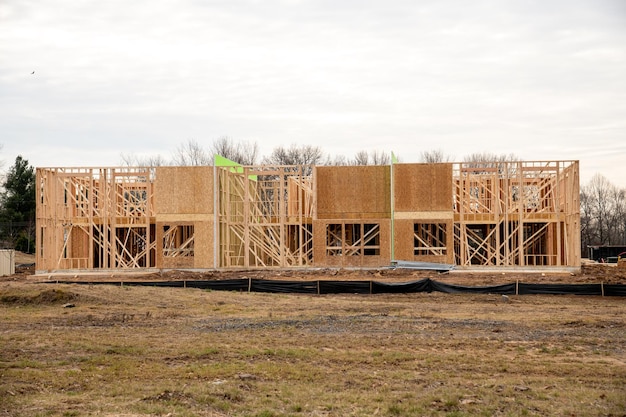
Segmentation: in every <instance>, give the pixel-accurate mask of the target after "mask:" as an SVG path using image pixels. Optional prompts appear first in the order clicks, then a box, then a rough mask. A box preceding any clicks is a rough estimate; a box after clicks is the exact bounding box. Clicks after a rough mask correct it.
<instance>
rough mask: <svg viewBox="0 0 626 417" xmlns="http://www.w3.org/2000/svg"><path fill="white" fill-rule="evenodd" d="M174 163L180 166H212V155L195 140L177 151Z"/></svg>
mask: <svg viewBox="0 0 626 417" xmlns="http://www.w3.org/2000/svg"><path fill="white" fill-rule="evenodd" d="M172 161H173V164H174V165H178V166H202V165H212V158H211V154H210V153H209V152H207V151H206V150H204V149H203V148H202V146H200V144H199V143H198V142H197V141H195V140H193V139H189V140H188V141H187V142H185V143H183V144H181V145H180V146H179V147H178V148H177V149H176V151H175V152H174V155H173V157H172Z"/></svg>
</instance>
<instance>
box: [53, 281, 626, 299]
mask: <svg viewBox="0 0 626 417" xmlns="http://www.w3.org/2000/svg"><path fill="white" fill-rule="evenodd" d="M49 282H50V283H58V284H90V285H94V284H107V285H128V286H130V285H135V286H150V287H179V288H200V289H205V290H214V291H246V292H248V291H249V292H269V293H292V294H392V293H398V294H407V293H419V292H434V291H437V292H442V293H448V294H461V293H469V294H507V295H515V294H517V295H527V294H555V295H557V294H562V295H566V294H569V295H601V296H617V297H626V285H623V284H524V283H521V282H520V283H511V284H502V285H493V286H485V287H478V286H477V287H470V286H464V285H454V284H445V283H443V282H438V281H435V280H432V279H430V278H426V279H422V280H419V281H410V282H399V283H385V282H378V281H283V280H267V279H251V278H239V279H226V280H211V281H203V280H194V281H128V282H125V281H124V282H120V281H99V282H86V281H49Z"/></svg>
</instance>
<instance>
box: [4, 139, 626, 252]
mask: <svg viewBox="0 0 626 417" xmlns="http://www.w3.org/2000/svg"><path fill="white" fill-rule="evenodd" d="M214 154H219V155H221V156H224V157H225V158H228V159H230V160H233V161H235V162H237V163H240V164H242V165H256V164H259V163H260V164H264V165H389V163H390V162H391V155H390V154H388V153H386V152H383V151H376V150H374V151H358V152H356V153H355V154H354V156H352V157H349V158H348V157H345V156H341V155H335V156H330V155H328V154H326V153H325V152H324V151H323V150H322V148H320V147H319V146H313V145H295V144H294V145H291V146H287V147H285V146H278V147H276V148H274V149H273V150H272V152H271V153H270V154H269V155H266V156H261V155H260V154H259V147H258V145H257V144H256V143H250V142H243V141H234V140H232V139H230V138H226V137H224V138H220V139H217V140H215V141H213V142H212V143H211V144H210V145H209V146H208V147H207V148H204V147H202V146H201V145H200V144H199V143H198V142H197V141H194V140H189V141H187V142H186V143H183V144H181V145H180V146H179V147H178V148H177V149H176V151H175V152H174V153H173V155H172V157H171V159H169V160H168V159H166V158H163V157H162V156H156V157H147V158H139V157H136V156H133V155H130V154H127V155H124V154H122V155H121V165H123V166H150V167H156V166H165V165H174V166H198V165H212V164H213V155H214ZM419 159H420V160H419V162H424V163H438V162H450V161H451V158H450V156H448V155H446V154H445V153H444V152H443V151H441V150H431V151H424V152H422V153H421V155H420V158H419ZM516 160H519V158H517V157H516V156H515V155H514V154H509V155H498V154H493V153H489V152H483V153H475V154H471V155H467V156H466V157H465V158H463V161H464V162H472V163H477V164H480V163H491V162H505V161H516ZM1 184H2V187H3V188H2V192H1V193H0V247H3V248H15V249H16V250H20V251H23V252H30V253H32V252H34V250H35V208H36V203H35V169H34V168H33V167H32V166H30V164H29V163H28V160H27V159H24V158H23V157H22V156H18V157H17V158H16V159H15V162H14V164H13V165H12V166H11V167H10V168H9V169H8V171H7V172H6V174H5V176H4V178H3V180H2V183H1ZM580 224H581V249H582V255H583V257H584V256H586V254H587V253H588V247H589V246H596V245H626V188H619V187H617V186H615V185H613V184H612V183H611V182H610V181H609V180H608V179H607V178H605V177H603V176H602V175H600V174H596V175H595V176H594V177H593V178H592V179H591V180H590V181H589V183H588V184H585V185H583V186H581V189H580Z"/></svg>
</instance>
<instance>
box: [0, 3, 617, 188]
mask: <svg viewBox="0 0 626 417" xmlns="http://www.w3.org/2000/svg"><path fill="white" fill-rule="evenodd" d="M0 19H2V22H1V23H2V24H0V57H2V65H1V66H0V112H1V113H2V114H3V118H2V119H0V131H1V132H3V137H2V138H0V143H3V144H4V149H3V151H2V152H3V154H4V155H9V158H13V157H14V154H15V155H16V154H18V153H21V154H24V156H25V157H26V158H28V159H30V160H31V162H32V163H34V164H36V165H47V166H49V165H85V164H86V162H88V165H115V164H116V163H118V162H119V154H120V153H129V152H135V153H142V154H145V153H146V152H147V150H151V151H153V153H154V154H161V155H164V156H166V157H168V156H169V154H170V153H171V152H172V151H173V150H174V149H175V148H176V147H177V145H178V144H180V143H181V142H183V141H186V140H188V139H196V140H198V141H200V142H201V143H203V142H206V143H208V141H210V140H212V139H216V138H218V137H221V136H224V135H227V136H231V137H233V138H235V139H237V140H255V141H257V142H258V143H259V145H260V146H261V149H262V151H264V152H265V153H269V152H270V151H271V149H272V148H273V147H274V146H277V145H288V144H291V143H312V144H317V145H320V146H322V147H323V148H324V149H325V150H326V151H327V152H329V153H341V154H345V155H347V156H352V155H353V154H354V153H355V152H357V151H359V150H362V149H388V150H394V151H396V152H397V153H398V154H400V155H401V156H402V157H403V159H404V160H405V161H416V160H417V159H418V157H419V154H420V152H422V151H424V150H429V149H437V148H441V149H443V150H444V151H445V152H446V153H447V154H450V155H453V156H454V157H455V158H456V159H459V160H460V159H462V157H463V156H464V155H467V154H470V153H473V152H482V151H489V152H495V153H514V154H517V155H519V156H520V157H523V158H525V159H580V160H581V161H582V167H583V169H582V171H581V176H582V178H587V177H590V176H591V175H592V174H593V173H595V172H590V171H591V170H594V171H595V170H597V171H598V172H601V173H607V175H606V176H607V177H608V178H609V179H610V180H612V181H614V182H615V183H616V184H618V185H620V186H626V174H625V171H624V170H626V168H624V166H623V165H624V164H623V163H619V162H616V161H619V160H620V157H621V158H622V159H626V152H625V149H624V148H623V146H619V145H617V144H620V143H622V142H624V140H623V139H624V136H625V133H626V126H625V122H624V120H626V117H625V116H626V81H624V77H623V74H624V73H626V50H625V49H624V47H623V45H625V44H626V24H625V23H626V8H625V7H624V6H623V3H622V2H620V1H618V0H615V1H611V0H600V1H596V2H588V1H584V0H579V1H564V0H563V1H555V2H540V1H536V2H521V1H520V2H517V1H513V2H505V3H503V2H498V1H489V0H484V1H478V2H464V1H460V0H459V1H434V0H433V1H426V2H412V1H400V0H392V1H389V2H385V3H380V2H374V1H369V2H339V3H338V2H329V1H312V0H311V1H263V2H261V1H234V0H233V1H221V2H220V1H214V2H202V1H193V0H187V1H182V2H180V1H176V2H175V1H172V0H158V1H151V2H147V1H135V2H124V1H121V0H113V1H108V2H71V1H68V0H51V1H48V2H43V3H42V2H34V1H28V0H20V1H18V0H9V1H8V2H4V3H3V4H2V5H0ZM33 70H35V74H34V75H31V74H30V73H31V72H32V71H33ZM3 159H7V158H3Z"/></svg>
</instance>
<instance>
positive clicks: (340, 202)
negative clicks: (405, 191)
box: [315, 166, 391, 219]
mask: <svg viewBox="0 0 626 417" xmlns="http://www.w3.org/2000/svg"><path fill="white" fill-rule="evenodd" d="M315 175H316V178H315V181H316V190H315V197H316V200H317V218H318V219H377V218H389V217H390V215H391V201H390V191H391V189H390V188H391V187H390V185H391V177H390V169H389V166H341V167H335V166H333V167H331V166H327V167H326V166H324V167H315Z"/></svg>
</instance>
